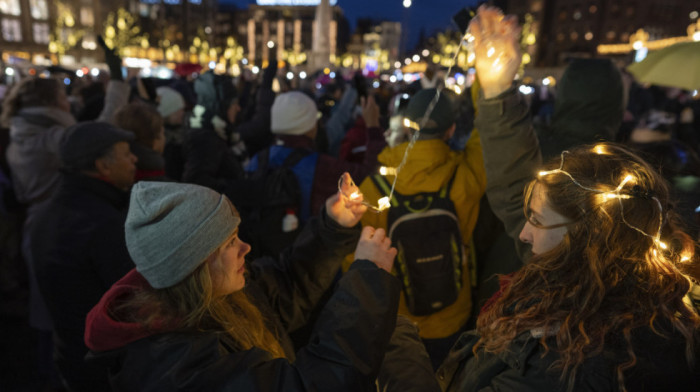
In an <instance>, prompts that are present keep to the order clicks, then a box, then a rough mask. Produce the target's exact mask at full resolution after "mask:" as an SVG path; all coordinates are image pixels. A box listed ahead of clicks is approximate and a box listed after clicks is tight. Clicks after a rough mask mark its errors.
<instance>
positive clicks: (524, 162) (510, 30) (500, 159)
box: [470, 6, 542, 260]
mask: <svg viewBox="0 0 700 392" xmlns="http://www.w3.org/2000/svg"><path fill="white" fill-rule="evenodd" d="M470 31H471V33H472V34H473V35H474V38H475V41H474V44H475V48H474V49H475V53H476V74H477V77H478V78H479V83H480V85H481V88H482V94H481V95H480V97H479V100H478V105H479V110H478V114H477V117H476V120H475V125H476V128H477V129H479V131H480V136H481V145H482V148H483V154H484V166H485V169H486V177H487V187H486V195H487V197H488V199H489V203H491V206H492V208H493V211H494V212H495V214H496V215H497V216H498V218H499V219H500V220H501V221H502V222H503V224H504V225H505V228H506V231H507V232H508V235H510V236H511V237H512V238H513V239H514V240H515V241H516V247H517V248H518V255H519V256H520V258H521V260H525V259H527V258H528V257H529V254H530V252H529V251H530V249H529V247H527V246H526V244H523V243H522V242H520V241H519V240H518V234H519V233H520V231H521V230H522V228H523V226H524V225H525V216H524V214H523V189H524V188H525V185H526V184H527V183H528V182H529V181H530V180H531V179H532V178H533V176H534V173H535V171H536V169H537V167H538V166H539V165H540V164H541V162H542V158H541V155H540V149H539V144H538V142H537V137H536V136H535V133H534V130H533V128H532V120H531V118H530V116H529V111H528V107H527V104H526V103H525V101H524V100H523V98H522V96H521V95H520V94H519V93H518V92H517V90H516V89H515V88H514V87H513V78H514V77H515V74H516V72H517V70H518V67H519V66H520V59H521V54H520V50H519V49H518V36H519V34H520V28H519V26H518V25H517V21H516V19H515V18H514V17H512V16H508V17H504V16H503V14H501V12H500V11H499V10H498V9H496V8H492V7H484V6H482V7H480V8H479V14H478V17H477V18H475V19H474V20H473V21H472V23H471V26H470Z"/></svg>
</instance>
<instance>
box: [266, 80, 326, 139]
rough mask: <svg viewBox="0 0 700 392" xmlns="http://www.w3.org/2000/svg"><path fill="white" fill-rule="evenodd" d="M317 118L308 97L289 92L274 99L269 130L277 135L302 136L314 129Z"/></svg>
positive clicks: (313, 105) (313, 106) (313, 104)
mask: <svg viewBox="0 0 700 392" xmlns="http://www.w3.org/2000/svg"><path fill="white" fill-rule="evenodd" d="M318 118H319V112H318V108H317V107H316V104H315V103H314V101H313V100H312V99H311V98H309V96H308V95H306V94H304V93H302V92H299V91H290V92H288V93H284V94H280V95H278V96H277V98H275V102H274V103H273V104H272V119H271V124H270V128H271V129H272V133H274V134H277V135H303V134H305V133H306V132H308V131H310V130H311V128H313V127H314V125H315V124H316V121H317V120H318Z"/></svg>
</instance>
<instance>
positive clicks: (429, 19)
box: [219, 0, 476, 49]
mask: <svg viewBox="0 0 700 392" xmlns="http://www.w3.org/2000/svg"><path fill="white" fill-rule="evenodd" d="M337 1H338V6H339V7H340V8H341V9H342V10H343V12H344V13H345V17H346V18H348V21H349V22H350V28H351V30H354V29H355V24H356V21H357V19H358V18H365V17H371V18H373V19H383V20H390V21H394V22H401V24H402V28H403V29H404V31H405V32H406V33H407V36H408V45H406V46H405V49H409V48H413V46H414V45H415V44H416V43H417V41H418V36H419V34H420V31H421V29H422V28H424V29H425V33H426V34H427V35H430V33H432V32H433V31H434V30H444V29H446V28H448V27H452V28H454V27H455V26H454V24H453V23H452V15H454V14H455V13H457V12H458V11H459V10H460V9H462V8H464V7H467V6H473V5H474V4H476V0H412V5H411V7H410V8H404V7H403V0H337ZM219 3H222V4H234V5H236V6H237V7H239V8H247V6H248V4H255V0H219ZM404 45H405V44H404Z"/></svg>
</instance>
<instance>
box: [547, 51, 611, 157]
mask: <svg viewBox="0 0 700 392" xmlns="http://www.w3.org/2000/svg"><path fill="white" fill-rule="evenodd" d="M623 113H624V107H623V87H622V77H621V76H620V71H618V69H617V68H616V67H615V65H614V64H613V63H612V62H611V61H610V60H607V59H579V60H576V61H574V62H573V63H571V64H570V65H569V66H568V67H567V68H566V70H565V71H564V75H562V78H561V81H559V84H558V86H557V97H556V100H555V101H554V114H553V115H552V123H551V125H550V126H549V127H547V128H543V129H538V130H537V131H538V132H537V136H538V139H539V141H540V147H541V149H542V157H543V158H544V159H545V161H546V160H547V159H549V158H551V157H555V156H559V154H560V153H561V152H562V151H563V150H566V149H567V148H571V147H574V146H578V145H581V144H589V143H594V142H596V141H599V140H608V141H613V140H615V135H616V134H617V131H618V129H619V128H620V125H621V124H622V115H623Z"/></svg>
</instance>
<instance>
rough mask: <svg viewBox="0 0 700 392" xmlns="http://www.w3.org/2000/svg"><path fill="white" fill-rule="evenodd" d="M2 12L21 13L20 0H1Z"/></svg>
mask: <svg viewBox="0 0 700 392" xmlns="http://www.w3.org/2000/svg"><path fill="white" fill-rule="evenodd" d="M0 12H2V13H3V14H7V15H19V14H21V13H22V9H21V8H20V6H19V0H0Z"/></svg>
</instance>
